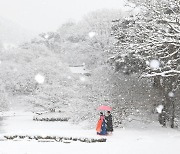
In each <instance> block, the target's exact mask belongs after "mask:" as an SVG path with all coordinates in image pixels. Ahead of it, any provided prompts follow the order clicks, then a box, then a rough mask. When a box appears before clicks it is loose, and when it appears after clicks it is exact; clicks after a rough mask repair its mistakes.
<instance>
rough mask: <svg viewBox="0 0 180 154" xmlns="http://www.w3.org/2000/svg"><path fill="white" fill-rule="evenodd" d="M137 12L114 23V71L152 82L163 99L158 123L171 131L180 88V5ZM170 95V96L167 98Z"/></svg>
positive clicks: (160, 1)
mask: <svg viewBox="0 0 180 154" xmlns="http://www.w3.org/2000/svg"><path fill="white" fill-rule="evenodd" d="M138 7H139V10H140V12H139V13H138V14H135V15H132V16H130V17H127V18H124V19H122V20H121V19H120V20H114V25H113V27H112V30H113V31H112V34H113V36H114V37H115V38H116V40H117V42H116V44H115V50H114V53H113V54H114V55H115V56H113V57H112V58H111V60H113V61H114V62H115V69H116V71H119V70H121V71H123V72H124V73H125V74H132V73H140V74H141V77H146V78H152V79H153V81H154V82H153V83H154V87H156V88H158V89H159V90H160V91H161V92H162V95H163V99H164V101H163V107H164V108H163V110H162V113H161V114H160V117H161V118H160V119H161V120H160V123H161V124H163V125H166V122H165V121H166V120H167V119H170V121H171V127H174V118H175V95H174V93H176V91H177V90H178V88H179V85H180V52H179V50H180V41H179V40H180V1H178V0H169V1H165V0H157V1H156V0H153V1H146V2H144V3H138ZM170 94H173V95H170Z"/></svg>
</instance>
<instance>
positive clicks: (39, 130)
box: [0, 112, 180, 154]
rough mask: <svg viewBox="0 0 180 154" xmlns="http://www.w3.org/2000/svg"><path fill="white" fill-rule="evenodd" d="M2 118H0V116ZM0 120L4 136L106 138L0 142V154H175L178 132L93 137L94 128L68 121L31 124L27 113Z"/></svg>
mask: <svg viewBox="0 0 180 154" xmlns="http://www.w3.org/2000/svg"><path fill="white" fill-rule="evenodd" d="M1 116H2V115H1ZM3 116H8V117H6V118H5V119H4V120H3V121H0V139H2V138H3V136H4V135H42V136H47V135H56V136H63V137H88V138H107V141H106V142H102V143H99V142H97V143H84V142H80V141H72V142H71V143H63V142H38V141H36V140H30V141H29V140H26V139H24V140H17V141H12V140H4V141H2V140H0V154H100V153H103V154H179V153H180V132H179V131H178V130H173V129H168V128H161V127H160V126H159V125H154V126H153V127H148V128H145V129H135V128H121V129H115V131H114V133H113V134H112V135H111V136H97V135H96V132H95V129H84V128H82V126H81V125H73V124H70V123H68V122H41V121H33V120H32V118H33V114H32V113H30V112H6V113H4V114H3Z"/></svg>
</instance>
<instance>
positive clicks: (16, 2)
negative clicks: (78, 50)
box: [0, 0, 125, 32]
mask: <svg viewBox="0 0 180 154" xmlns="http://www.w3.org/2000/svg"><path fill="white" fill-rule="evenodd" d="M124 4H125V0H0V16H1V17H4V18H7V19H10V20H12V21H14V22H16V23H18V24H19V25H21V26H22V27H23V28H26V29H28V30H31V31H35V32H43V31H44V32H45V31H51V30H53V31H54V30H56V29H57V28H58V27H59V26H60V25H61V24H62V23H64V22H66V21H68V20H69V19H75V20H79V19H80V18H81V17H82V16H83V15H85V14H86V13H88V12H90V11H94V10H97V9H102V8H109V9H111V8H114V9H118V8H119V9H121V8H123V5H124Z"/></svg>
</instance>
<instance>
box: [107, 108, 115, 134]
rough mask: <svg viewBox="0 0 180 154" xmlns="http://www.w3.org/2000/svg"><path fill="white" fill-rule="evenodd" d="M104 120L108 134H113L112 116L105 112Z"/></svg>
mask: <svg viewBox="0 0 180 154" xmlns="http://www.w3.org/2000/svg"><path fill="white" fill-rule="evenodd" d="M105 120H106V129H107V132H108V133H112V132H113V123H112V115H111V112H110V111H107V116H106V117H105Z"/></svg>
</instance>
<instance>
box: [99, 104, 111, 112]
mask: <svg viewBox="0 0 180 154" xmlns="http://www.w3.org/2000/svg"><path fill="white" fill-rule="evenodd" d="M98 110H106V111H111V110H112V108H111V107H109V106H105V105H101V106H99V107H98Z"/></svg>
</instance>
